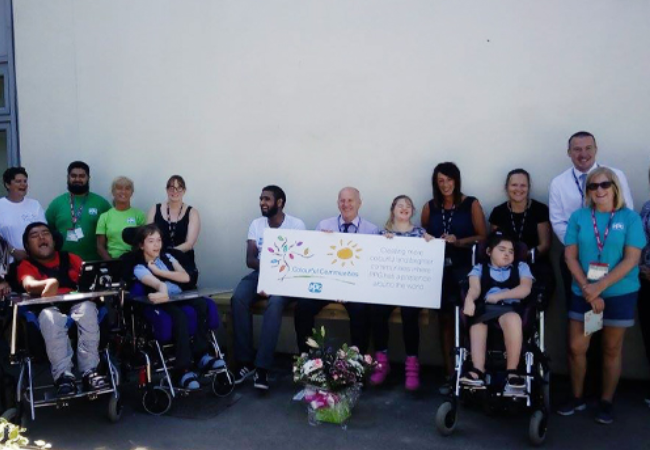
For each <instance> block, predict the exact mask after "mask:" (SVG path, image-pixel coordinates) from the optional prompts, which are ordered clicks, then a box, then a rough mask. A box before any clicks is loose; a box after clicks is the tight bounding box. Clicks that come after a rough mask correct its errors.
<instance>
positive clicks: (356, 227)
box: [336, 215, 361, 234]
mask: <svg viewBox="0 0 650 450" xmlns="http://www.w3.org/2000/svg"><path fill="white" fill-rule="evenodd" d="M336 221H337V222H338V225H339V232H340V233H349V232H350V228H354V231H353V233H355V234H356V233H358V232H359V228H360V227H361V217H359V225H355V224H354V220H353V221H352V222H350V223H341V216H340V215H339V216H338V217H337V218H336ZM346 225H347V227H346Z"/></svg>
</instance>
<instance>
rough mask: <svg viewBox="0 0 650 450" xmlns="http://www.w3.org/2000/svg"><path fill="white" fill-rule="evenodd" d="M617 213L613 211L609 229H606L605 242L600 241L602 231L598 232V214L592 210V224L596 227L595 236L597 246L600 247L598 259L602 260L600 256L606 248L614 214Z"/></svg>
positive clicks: (608, 224) (608, 225)
mask: <svg viewBox="0 0 650 450" xmlns="http://www.w3.org/2000/svg"><path fill="white" fill-rule="evenodd" d="M615 213H616V211H612V213H611V214H610V216H609V221H608V222H607V228H605V235H604V236H603V240H602V241H601V240H600V231H598V225H597V224H596V212H595V211H594V210H593V209H592V210H591V222H592V223H593V225H594V235H595V236H596V245H597V246H598V259H599V260H600V254H601V253H602V252H603V248H605V242H606V241H607V236H609V227H610V225H611V224H612V219H613V218H614V214H615Z"/></svg>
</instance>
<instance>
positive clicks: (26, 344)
mask: <svg viewBox="0 0 650 450" xmlns="http://www.w3.org/2000/svg"><path fill="white" fill-rule="evenodd" d="M91 264H92V263H91ZM84 266H85V267H89V266H87V263H84ZM84 266H82V271H83V270H84V269H83V267H84ZM96 281H97V280H96ZM118 285H119V279H118V283H117V284H115V283H113V281H112V279H111V277H110V276H107V275H105V276H103V277H102V278H101V281H99V282H96V283H94V284H93V286H92V287H93V290H94V292H88V293H70V294H65V295H58V296H55V297H43V298H37V299H34V298H31V297H29V296H28V295H26V294H16V295H14V296H12V297H10V298H9V302H10V308H11V343H10V354H9V362H10V363H11V364H12V365H16V366H18V376H17V381H16V383H15V398H14V399H12V400H11V401H10V403H12V404H14V405H15V407H14V408H12V409H11V410H8V411H5V413H4V414H3V416H4V417H5V418H8V419H9V420H12V421H14V422H15V423H17V424H20V425H21V426H23V427H26V425H27V424H28V423H29V421H30V420H32V421H33V420H35V419H36V409H37V408H43V407H52V406H53V407H56V408H57V409H58V408H63V407H66V406H69V404H70V403H71V402H73V401H76V400H77V399H80V398H86V399H88V400H90V401H94V400H97V399H99V398H106V397H107V398H108V401H107V404H106V407H107V417H108V419H109V420H110V421H111V422H113V423H115V422H118V421H119V420H120V417H121V415H122V400H121V396H120V391H119V373H118V370H117V368H116V367H115V365H114V364H113V361H112V358H111V343H112V337H113V336H114V333H115V331H116V330H115V329H114V327H113V325H112V324H111V323H110V320H109V316H110V315H111V311H110V310H111V308H113V307H115V306H116V304H117V303H119V301H117V300H116V299H117V298H119V297H121V290H120V289H119V288H118ZM88 300H92V301H94V302H95V303H96V304H97V309H98V321H99V328H100V342H99V356H100V363H99V366H98V372H100V373H103V374H104V377H105V378H106V381H107V384H106V386H104V387H102V388H99V389H96V390H84V388H83V383H82V381H81V380H77V381H76V391H75V392H73V393H71V394H67V395H63V396H59V395H57V392H56V386H55V385H54V384H53V383H46V384H40V385H39V384H38V382H39V381H40V378H41V377H40V376H39V375H40V373H42V372H44V371H49V368H50V363H49V360H48V358H47V355H46V353H45V342H44V340H43V336H42V335H41V332H40V326H39V323H38V315H37V313H35V312H34V308H39V307H42V306H52V305H58V306H60V307H61V308H63V309H64V310H65V306H66V305H70V304H72V303H73V302H74V303H77V302H80V301H88ZM66 328H67V329H68V333H69V335H70V338H71V341H72V342H71V344H72V347H73V348H76V341H77V339H76V337H77V333H76V328H77V325H76V323H75V322H74V320H72V318H71V317H68V320H67V323H66ZM41 363H44V365H45V367H46V368H45V369H43V370H40V366H41Z"/></svg>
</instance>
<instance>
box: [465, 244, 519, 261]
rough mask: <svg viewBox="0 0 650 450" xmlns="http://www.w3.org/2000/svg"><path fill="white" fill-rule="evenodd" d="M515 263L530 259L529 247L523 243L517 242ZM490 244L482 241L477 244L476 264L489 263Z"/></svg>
mask: <svg viewBox="0 0 650 450" xmlns="http://www.w3.org/2000/svg"><path fill="white" fill-rule="evenodd" d="M514 244H515V263H517V262H522V261H523V262H525V261H526V260H527V259H528V247H527V246H526V244H524V243H523V242H515V243H514ZM487 248H488V243H487V241H480V242H477V243H476V247H475V251H476V262H475V264H483V263H484V262H488V261H489V257H488V255H487Z"/></svg>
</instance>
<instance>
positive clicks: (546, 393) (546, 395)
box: [542, 371, 551, 414]
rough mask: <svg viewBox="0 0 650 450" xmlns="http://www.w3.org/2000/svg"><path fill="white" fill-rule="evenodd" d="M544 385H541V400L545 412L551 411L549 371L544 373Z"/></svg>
mask: <svg viewBox="0 0 650 450" xmlns="http://www.w3.org/2000/svg"><path fill="white" fill-rule="evenodd" d="M543 380H544V386H543V387H542V400H543V402H544V409H545V410H546V414H549V413H550V412H551V372H550V371H549V372H546V373H545V374H544V378H543Z"/></svg>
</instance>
